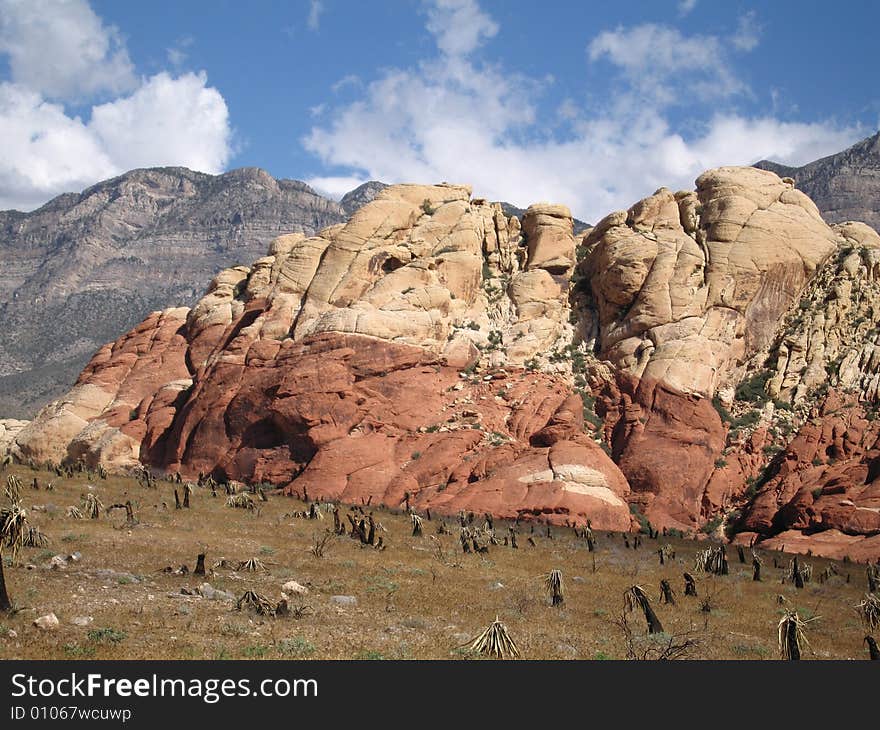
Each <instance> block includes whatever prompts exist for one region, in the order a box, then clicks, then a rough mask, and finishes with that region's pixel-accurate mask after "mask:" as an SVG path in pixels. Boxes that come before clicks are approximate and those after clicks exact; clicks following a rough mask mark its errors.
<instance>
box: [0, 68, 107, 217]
mask: <svg viewBox="0 0 880 730" xmlns="http://www.w3.org/2000/svg"><path fill="white" fill-rule="evenodd" d="M0 138H2V139H3V142H4V152H3V155H2V157H0V208H2V209H5V208H11V207H14V208H19V209H21V208H24V209H27V208H31V207H33V206H35V205H38V204H40V203H42V202H44V201H45V200H46V198H47V197H48V196H49V195H50V194H53V193H58V192H63V191H64V190H79V189H81V188H83V187H85V186H86V185H88V184H90V183H92V182H95V181H97V180H100V179H101V178H104V177H109V176H111V175H112V174H113V173H114V172H115V170H116V169H117V168H116V167H115V166H114V165H113V163H112V161H111V160H110V158H109V157H108V156H107V154H106V153H105V152H104V150H103V149H102V148H101V143H100V140H98V139H97V138H96V137H95V135H94V134H92V133H91V132H90V131H89V130H88V128H87V127H86V125H85V124H83V122H82V121H81V120H80V119H78V118H71V117H69V116H67V115H66V114H65V113H64V109H63V108H62V107H61V106H60V105H58V104H51V103H49V102H47V101H45V100H44V99H43V98H42V97H41V96H40V95H39V94H37V93H36V92H33V91H28V90H27V89H25V88H23V87H21V86H17V85H15V84H10V83H3V84H0Z"/></svg>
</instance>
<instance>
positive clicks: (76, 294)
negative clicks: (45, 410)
mask: <svg viewBox="0 0 880 730" xmlns="http://www.w3.org/2000/svg"><path fill="white" fill-rule="evenodd" d="M383 187H384V185H383V184H382V183H377V182H368V183H365V184H364V185H361V186H360V187H359V188H357V189H355V190H353V191H351V192H350V193H348V194H347V195H346V196H345V197H344V198H343V199H342V200H341V201H339V202H337V201H334V200H330V199H329V198H326V197H324V196H322V195H320V194H319V193H317V192H316V191H315V190H313V189H312V188H310V187H309V186H308V185H307V184H306V183H304V182H301V181H298V180H283V179H282V180H278V179H275V178H273V177H272V176H271V175H269V174H268V173H267V172H265V171H264V170H261V169H259V168H240V169H236V170H231V171H229V172H227V173H224V174H222V175H208V174H205V173H200V172H194V171H192V170H189V169H186V168H182V167H162V168H147V169H138V170H132V171H130V172H127V173H125V174H123V175H120V176H118V177H115V178H112V179H110V180H106V181H104V182H100V183H98V184H96V185H93V186H91V187H89V188H87V189H86V190H84V191H83V192H82V193H78V194H77V193H65V194H63V195H59V196H58V197H56V198H54V199H53V200H50V201H49V202H48V203H46V204H45V205H43V206H42V207H40V208H38V209H37V210H34V211H32V212H28V213H23V212H20V211H2V212H0V258H2V260H3V263H4V271H3V276H2V277H0V322H2V326H0V414H2V415H3V416H12V417H21V416H28V415H32V414H33V413H34V412H35V411H36V409H37V408H38V407H40V406H42V405H43V404H44V403H46V402H48V401H49V400H51V399H52V398H54V397H56V396H58V395H60V394H61V393H63V392H65V391H66V390H67V389H68V388H69V387H70V385H71V384H72V382H73V380H74V379H75V378H76V374H77V373H78V372H79V370H81V369H82V367H83V365H84V364H85V363H86V362H87V361H88V359H89V358H90V357H91V356H92V354H93V353H94V352H95V350H96V349H98V348H99V347H100V346H101V345H102V344H103V343H104V342H106V341H107V340H112V339H114V338H116V337H117V336H118V335H119V334H120V333H121V332H125V331H126V330H128V329H130V328H131V327H132V326H133V325H135V324H136V323H137V322H139V321H141V320H142V319H143V317H144V316H145V315H146V314H148V313H149V312H150V311H152V310H154V309H164V308H165V307H168V306H173V305H184V306H185V305H191V304H193V303H194V302H195V301H196V300H197V299H198V298H199V297H200V296H201V295H202V293H203V290H204V285H205V282H207V281H210V279H211V278H213V276H214V275H215V274H216V273H217V272H219V271H220V270H222V269H223V268H225V267H227V266H230V265H234V264H236V263H244V262H250V261H252V260H253V259H254V258H257V257H260V256H262V255H264V254H265V253H266V250H267V247H268V244H269V242H270V241H272V240H273V239H274V238H276V237H277V236H279V235H281V234H284V233H294V232H302V233H305V234H307V235H313V234H315V233H317V232H318V231H320V230H321V229H323V228H325V227H327V226H329V225H333V224H336V223H341V222H343V221H345V220H347V219H348V217H349V216H350V215H351V213H352V212H353V211H354V210H356V209H357V208H359V207H360V206H362V205H364V204H365V203H367V202H369V201H370V200H372V199H373V197H374V196H375V195H376V194H377V193H378V191H379V190H381V189H382V188H383Z"/></svg>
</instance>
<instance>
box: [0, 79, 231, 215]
mask: <svg viewBox="0 0 880 730" xmlns="http://www.w3.org/2000/svg"><path fill="white" fill-rule="evenodd" d="M230 134H231V133H230V129H229V120H228V112H227V108H226V103H225V102H224V100H223V97H222V96H221V95H220V93H219V92H218V91H217V90H216V89H212V88H210V87H208V86H207V79H206V78H205V76H204V74H192V73H190V74H185V75H183V76H180V77H178V78H173V77H171V76H169V75H168V74H166V73H160V74H157V75H156V76H153V77H152V78H150V79H148V80H147V81H145V82H144V83H143V85H142V86H141V87H140V88H139V89H138V90H137V91H135V92H134V93H133V94H131V95H130V96H126V97H122V98H119V99H116V100H114V101H112V102H108V103H105V104H101V105H99V106H96V107H94V108H93V109H92V114H91V119H90V120H89V121H88V122H84V121H83V120H82V119H80V118H79V117H72V116H70V115H68V114H67V113H66V112H65V110H64V108H63V107H62V106H61V105H59V104H53V103H50V102H47V101H46V100H45V99H43V98H42V97H41V96H40V95H39V94H38V93H36V92H34V91H30V90H28V89H25V88H24V87H22V86H20V85H18V84H11V83H2V84H0V138H2V139H3V140H4V154H3V156H2V157H0V209H7V208H18V209H30V208H33V207H35V206H37V205H39V204H41V203H43V202H45V201H46V200H47V199H48V198H50V197H52V196H54V195H57V194H58V193H62V192H78V191H79V190H81V189H82V188H84V187H86V186H88V185H91V184H93V183H95V182H98V181H99V180H102V179H105V178H107V177H111V176H113V175H117V174H119V173H121V172H124V171H126V170H129V169H132V168H135V167H148V166H149V167H152V166H160V165H181V166H184V167H190V168H193V169H195V170H201V171H203V172H210V173H216V172H220V171H221V170H223V169H224V167H225V165H226V163H227V162H228V160H229V156H230V141H231V140H230Z"/></svg>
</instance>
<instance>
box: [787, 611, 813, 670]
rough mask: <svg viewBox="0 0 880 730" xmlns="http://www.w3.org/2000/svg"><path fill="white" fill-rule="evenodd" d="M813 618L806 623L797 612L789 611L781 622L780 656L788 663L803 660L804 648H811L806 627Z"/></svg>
mask: <svg viewBox="0 0 880 730" xmlns="http://www.w3.org/2000/svg"><path fill="white" fill-rule="evenodd" d="M810 621H815V618H811V619H809V620H808V621H804V620H803V619H802V618H801V617H800V616H798V612H797V611H792V610H788V611H786V612H785V614H784V615H783V616H782V618H781V619H780V620H779V655H780V656H781V657H782V658H783V659H785V660H786V661H797V660H799V659H800V658H801V653H802V648H803V647H804V646H806V647H809V645H810V644H809V642H808V641H807V634H806V627H807V624H808V623H809V622H810Z"/></svg>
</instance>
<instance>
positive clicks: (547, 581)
mask: <svg viewBox="0 0 880 730" xmlns="http://www.w3.org/2000/svg"><path fill="white" fill-rule="evenodd" d="M544 587H545V588H546V589H547V592H548V593H549V594H550V599H551V602H552V604H551V605H553V606H561V605H562V603H563V601H564V600H565V596H564V595H563V585H562V571H561V570H551V571H550V572H549V573H548V574H547V575H546V577H545V578H544Z"/></svg>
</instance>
